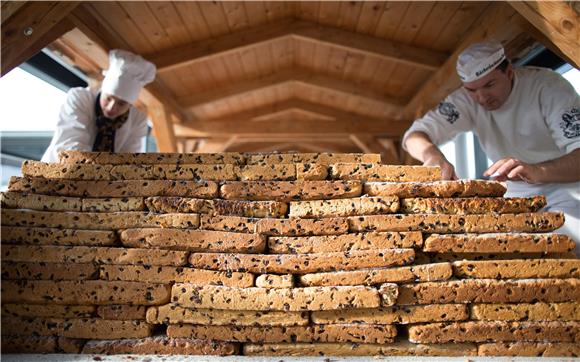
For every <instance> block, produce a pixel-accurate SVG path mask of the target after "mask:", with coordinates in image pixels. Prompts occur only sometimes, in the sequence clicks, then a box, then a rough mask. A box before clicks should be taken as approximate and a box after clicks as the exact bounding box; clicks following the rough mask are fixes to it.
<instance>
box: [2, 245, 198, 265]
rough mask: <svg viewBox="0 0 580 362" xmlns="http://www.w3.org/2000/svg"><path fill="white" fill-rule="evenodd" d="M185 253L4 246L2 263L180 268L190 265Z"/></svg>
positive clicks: (82, 247) (79, 247)
mask: <svg viewBox="0 0 580 362" xmlns="http://www.w3.org/2000/svg"><path fill="white" fill-rule="evenodd" d="M187 255H188V253H187V252H184V251H170V250H150V249H126V248H105V247H90V246H72V247H69V246H52V245H50V246H48V245H47V246H35V245H5V246H3V247H2V259H3V261H12V262H34V263H98V264H123V265H131V264H145V265H173V266H181V265H185V263H186V262H187V260H186V258H187Z"/></svg>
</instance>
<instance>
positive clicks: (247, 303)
mask: <svg viewBox="0 0 580 362" xmlns="http://www.w3.org/2000/svg"><path fill="white" fill-rule="evenodd" d="M171 295H172V296H171V299H172V302H174V303H178V304H180V305H182V306H184V307H190V308H202V309H208V308H213V309H229V310H256V311H272V310H279V311H295V312H296V311H309V310H332V309H350V308H376V307H378V306H379V303H380V300H379V294H378V292H377V290H376V289H374V288H370V287H360V286H355V287H308V288H292V289H268V288H231V287H221V286H195V285H192V284H186V283H175V284H174V285H173V289H172V292H171Z"/></svg>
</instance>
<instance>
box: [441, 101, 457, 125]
mask: <svg viewBox="0 0 580 362" xmlns="http://www.w3.org/2000/svg"><path fill="white" fill-rule="evenodd" d="M438 111H439V113H441V115H442V116H443V117H445V120H447V122H449V123H451V124H453V123H455V121H457V120H458V119H459V111H457V108H455V105H454V104H453V103H449V102H441V103H439V107H438Z"/></svg>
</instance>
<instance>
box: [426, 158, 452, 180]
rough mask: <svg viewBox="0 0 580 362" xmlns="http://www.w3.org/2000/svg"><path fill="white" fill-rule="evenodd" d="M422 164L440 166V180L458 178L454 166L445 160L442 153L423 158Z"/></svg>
mask: <svg viewBox="0 0 580 362" xmlns="http://www.w3.org/2000/svg"><path fill="white" fill-rule="evenodd" d="M423 166H439V167H441V179H442V180H458V179H459V178H458V177H457V174H456V173H455V167H453V165H452V164H451V163H450V162H449V161H447V159H446V158H445V156H443V154H433V155H431V156H429V157H427V158H426V159H425V162H423Z"/></svg>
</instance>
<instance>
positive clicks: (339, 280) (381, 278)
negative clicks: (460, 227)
mask: <svg viewBox="0 0 580 362" xmlns="http://www.w3.org/2000/svg"><path fill="white" fill-rule="evenodd" d="M451 275H452V269H451V264H449V263H439V264H425V265H413V266H404V267H399V268H389V269H384V268H377V269H365V270H352V271H336V272H325V273H314V274H304V275H300V276H299V281H300V285H303V286H332V285H376V284H382V283H400V282H410V281H424V282H426V281H437V280H446V279H449V278H450V277H451Z"/></svg>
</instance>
